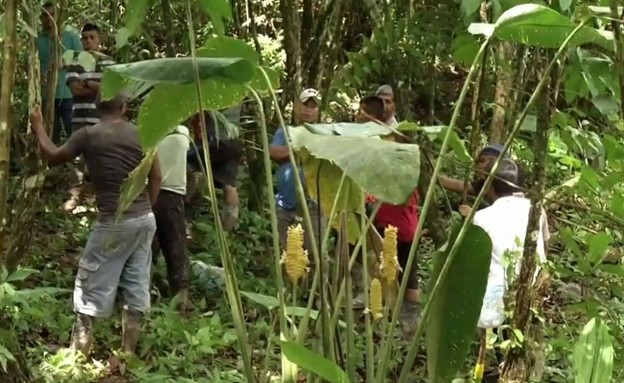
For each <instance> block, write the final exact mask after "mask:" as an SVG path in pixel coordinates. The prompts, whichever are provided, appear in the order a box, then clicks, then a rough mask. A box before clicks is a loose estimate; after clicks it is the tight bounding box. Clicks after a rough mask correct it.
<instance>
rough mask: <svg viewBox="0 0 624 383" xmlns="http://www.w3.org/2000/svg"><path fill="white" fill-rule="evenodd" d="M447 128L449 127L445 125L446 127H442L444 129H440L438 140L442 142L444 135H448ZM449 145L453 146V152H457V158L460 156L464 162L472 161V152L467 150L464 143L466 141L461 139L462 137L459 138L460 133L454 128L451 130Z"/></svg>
mask: <svg viewBox="0 0 624 383" xmlns="http://www.w3.org/2000/svg"><path fill="white" fill-rule="evenodd" d="M446 129H448V127H446V126H445V127H444V128H442V130H440V133H438V140H439V141H440V142H442V141H443V140H444V136H446ZM449 145H450V146H451V149H452V150H453V153H455V155H456V156H457V158H459V160H460V161H463V162H471V161H472V157H470V154H469V153H468V151H467V150H466V146H465V145H464V142H463V141H462V140H461V138H459V135H458V134H457V131H456V130H453V131H452V132H451V136H450V140H449Z"/></svg>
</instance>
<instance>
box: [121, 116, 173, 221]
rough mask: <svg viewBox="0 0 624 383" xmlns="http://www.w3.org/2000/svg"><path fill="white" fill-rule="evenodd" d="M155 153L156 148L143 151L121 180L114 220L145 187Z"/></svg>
mask: <svg viewBox="0 0 624 383" xmlns="http://www.w3.org/2000/svg"><path fill="white" fill-rule="evenodd" d="M173 128H175V126H174V127H173ZM173 128H172V129H173ZM155 155H156V150H150V151H148V152H147V153H145V155H144V157H143V159H142V160H141V162H140V163H139V165H138V166H137V167H136V168H135V169H134V170H133V171H132V172H130V174H128V178H126V179H125V180H123V182H122V184H121V190H120V194H119V206H117V212H115V220H117V219H119V218H120V217H121V215H122V214H123V212H124V211H126V209H128V207H130V205H131V204H132V202H133V201H134V200H135V199H136V198H137V197H138V196H139V195H140V194H141V192H143V189H145V186H146V185H147V176H148V175H149V172H150V169H151V168H152V162H153V161H154V156H155Z"/></svg>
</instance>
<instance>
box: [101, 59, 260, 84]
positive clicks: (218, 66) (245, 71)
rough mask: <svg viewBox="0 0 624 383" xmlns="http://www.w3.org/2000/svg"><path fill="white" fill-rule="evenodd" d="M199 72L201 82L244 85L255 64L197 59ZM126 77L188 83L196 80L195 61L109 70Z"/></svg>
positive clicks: (145, 63) (159, 61)
mask: <svg viewBox="0 0 624 383" xmlns="http://www.w3.org/2000/svg"><path fill="white" fill-rule="evenodd" d="M195 61H196V63H197V71H198V72H199V78H200V79H206V78H211V77H223V78H226V79H232V80H237V81H241V82H246V81H250V80H251V78H252V77H253V75H254V65H253V63H251V62H250V61H249V60H245V59H242V58H216V57H197V58H195ZM106 71H114V72H117V73H119V74H120V75H122V76H123V77H126V78H129V79H133V80H140V81H153V82H159V83H174V84H187V83H192V82H194V81H195V68H194V66H193V58H191V57H176V58H160V59H152V60H144V61H138V62H134V63H130V64H117V65H111V66H109V67H106V69H105V72H106Z"/></svg>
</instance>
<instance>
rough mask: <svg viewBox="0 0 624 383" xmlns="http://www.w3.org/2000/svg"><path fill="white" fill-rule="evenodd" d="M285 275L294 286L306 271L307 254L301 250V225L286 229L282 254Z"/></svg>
mask: <svg viewBox="0 0 624 383" xmlns="http://www.w3.org/2000/svg"><path fill="white" fill-rule="evenodd" d="M282 263H283V264H284V266H285V268H286V275H288V278H289V279H290V281H291V282H292V283H294V284H296V283H297V282H299V280H300V279H301V278H303V276H304V275H305V273H306V271H307V269H308V263H309V261H308V252H307V251H306V250H304V249H303V229H302V228H301V224H297V225H296V226H291V227H289V228H288V233H287V235H286V250H285V251H284V253H283V254H282Z"/></svg>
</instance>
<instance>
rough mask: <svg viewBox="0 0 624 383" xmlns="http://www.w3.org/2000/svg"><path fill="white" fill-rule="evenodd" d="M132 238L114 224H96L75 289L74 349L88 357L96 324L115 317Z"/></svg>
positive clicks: (79, 268) (72, 346)
mask: <svg viewBox="0 0 624 383" xmlns="http://www.w3.org/2000/svg"><path fill="white" fill-rule="evenodd" d="M132 240H133V238H132V234H131V233H127V232H125V231H124V230H120V229H119V228H118V227H116V226H115V225H114V224H113V223H104V222H96V224H95V225H94V227H93V231H92V232H91V235H90V236H89V240H88V241H87V246H86V247H85V250H84V254H83V256H82V258H81V259H80V262H79V264H78V272H77V275H76V281H75V286H74V311H75V312H76V316H77V317H76V322H75V324H74V328H73V331H72V339H71V348H72V349H74V350H79V351H82V352H83V353H84V354H88V353H89V351H90V348H91V345H92V343H93V336H92V334H93V328H92V326H93V321H94V319H95V318H108V317H110V316H111V315H112V313H113V306H114V303H115V298H116V295H117V287H118V284H119V278H120V276H121V273H122V270H123V267H124V263H125V262H126V259H127V258H128V254H129V253H128V247H129V245H130V244H131V243H132Z"/></svg>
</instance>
